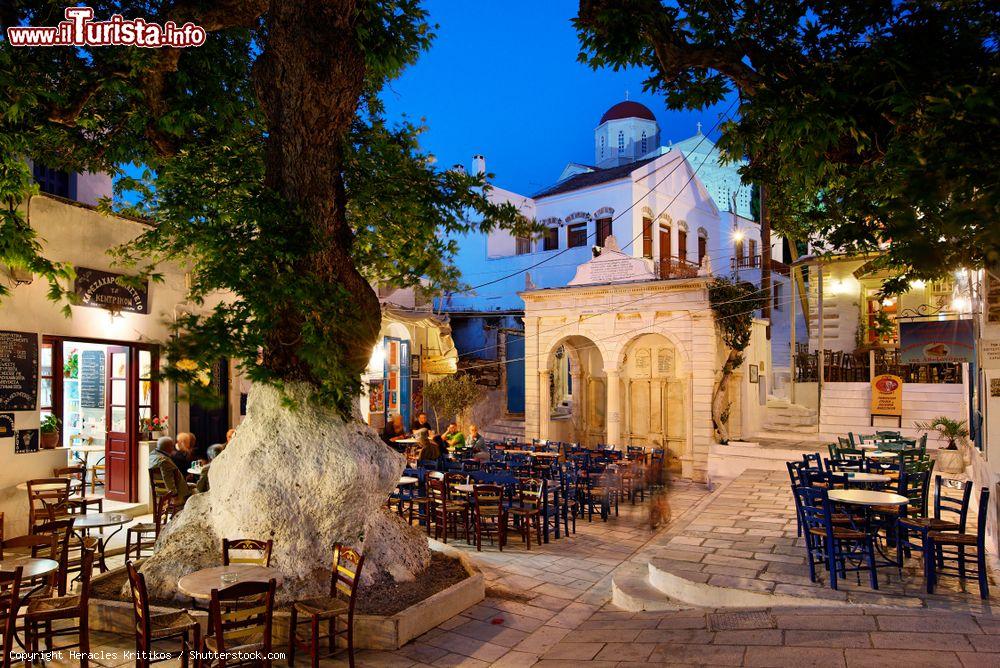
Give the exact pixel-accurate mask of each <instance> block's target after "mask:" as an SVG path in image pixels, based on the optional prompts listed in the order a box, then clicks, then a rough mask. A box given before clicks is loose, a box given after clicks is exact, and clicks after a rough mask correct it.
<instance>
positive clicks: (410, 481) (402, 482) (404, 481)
mask: <svg viewBox="0 0 1000 668" xmlns="http://www.w3.org/2000/svg"><path fill="white" fill-rule="evenodd" d="M418 482H420V478H414V477H413V476H409V475H404V476H402V477H401V478H400V479H399V482H397V483H396V487H405V486H407V485H416V484H417V483H418Z"/></svg>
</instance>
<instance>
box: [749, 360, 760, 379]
mask: <svg viewBox="0 0 1000 668" xmlns="http://www.w3.org/2000/svg"><path fill="white" fill-rule="evenodd" d="M750 382H751V383H754V384H757V383H759V382H760V367H758V366H757V365H756V364H751V365H750Z"/></svg>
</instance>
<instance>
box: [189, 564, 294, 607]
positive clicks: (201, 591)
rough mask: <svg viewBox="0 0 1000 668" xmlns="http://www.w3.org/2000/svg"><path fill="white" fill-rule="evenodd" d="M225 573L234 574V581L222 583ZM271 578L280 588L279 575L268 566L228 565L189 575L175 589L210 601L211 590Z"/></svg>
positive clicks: (201, 599)
mask: <svg viewBox="0 0 1000 668" xmlns="http://www.w3.org/2000/svg"><path fill="white" fill-rule="evenodd" d="M225 573H235V574H236V580H234V581H233V582H223V581H222V576H223V574H225ZM271 578H274V579H275V580H277V584H278V586H279V587H280V586H281V581H282V577H281V573H279V572H278V570H277V569H275V568H270V567H268V566H256V565H254V564H230V565H229V566H212V567H211V568H203V569H201V570H200V571H195V572H194V573H189V574H188V575H185V576H184V577H182V578H181V579H179V580H178V581H177V588H178V589H180V590H181V593H184V594H187V595H188V596H190V597H191V598H193V599H195V600H197V601H211V600H212V590H213V589H224V588H225V587H228V586H230V585H233V584H236V583H237V582H267V581H268V580H270V579H271Z"/></svg>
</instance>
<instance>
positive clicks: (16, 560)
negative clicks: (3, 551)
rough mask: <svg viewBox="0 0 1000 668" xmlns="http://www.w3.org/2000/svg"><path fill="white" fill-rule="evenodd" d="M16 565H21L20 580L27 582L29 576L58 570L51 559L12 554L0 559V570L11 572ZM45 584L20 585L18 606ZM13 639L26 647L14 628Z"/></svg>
mask: <svg viewBox="0 0 1000 668" xmlns="http://www.w3.org/2000/svg"><path fill="white" fill-rule="evenodd" d="M18 566H20V567H21V580H22V581H23V582H27V581H28V580H30V579H31V578H37V577H42V576H43V575H48V574H49V573H52V572H53V571H56V570H59V562H58V561H55V560H53V559H43V558H40V557H14V556H11V557H8V558H6V559H0V571H4V572H6V573H12V572H13V571H14V569H15V568H17V567H18ZM45 584H46V583H45V582H41V583H39V584H38V585H36V586H34V587H31V588H30V589H29V588H28V587H22V588H21V592H22V593H21V599H20V601H18V608H20V607H23V606H24V605H25V604H26V603H27V602H28V598H29V597H30V596H31V595H32V594H34V593H35V592H36V591H38V590H39V589H41V588H42V587H44V586H45ZM14 640H16V641H17V644H18V645H20V646H21V649H27V648H26V647H25V646H24V641H23V640H21V636H19V635H18V634H17V631H16V629H15V632H14Z"/></svg>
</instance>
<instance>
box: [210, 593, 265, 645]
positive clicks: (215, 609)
mask: <svg viewBox="0 0 1000 668" xmlns="http://www.w3.org/2000/svg"><path fill="white" fill-rule="evenodd" d="M275 588H276V582H275V580H274V578H271V579H270V580H269V581H267V582H251V581H247V582H237V583H236V584H233V585H230V586H228V587H225V588H223V589H213V590H212V602H211V604H210V606H209V609H208V626H209V629H210V631H211V633H212V635H213V636H214V637H215V641H216V643H217V650H218V652H219V653H220V654H225V653H226V651H227V649H233V648H236V647H240V646H246V645H254V646H255V648H256V649H257V650H258V651H259V652H260V653H262V654H268V653H269V652H270V651H271V620H272V617H273V615H274V590H275Z"/></svg>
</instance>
